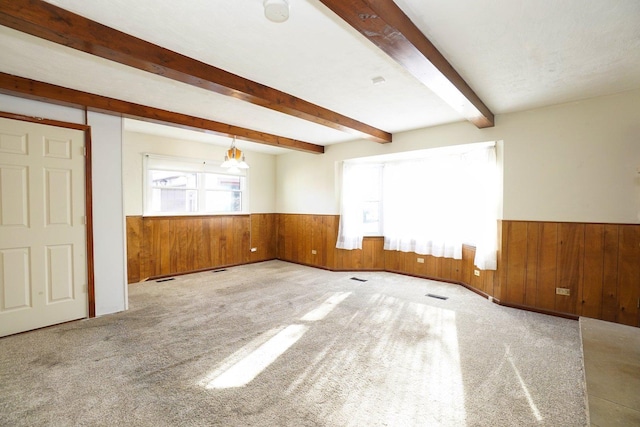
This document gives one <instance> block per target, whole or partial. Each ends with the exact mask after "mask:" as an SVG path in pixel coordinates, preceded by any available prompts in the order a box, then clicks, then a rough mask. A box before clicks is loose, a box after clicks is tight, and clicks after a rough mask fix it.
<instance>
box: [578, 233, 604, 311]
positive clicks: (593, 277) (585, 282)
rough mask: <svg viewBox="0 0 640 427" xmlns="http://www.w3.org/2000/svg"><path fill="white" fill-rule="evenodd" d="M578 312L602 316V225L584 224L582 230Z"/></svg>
mask: <svg viewBox="0 0 640 427" xmlns="http://www.w3.org/2000/svg"><path fill="white" fill-rule="evenodd" d="M583 272H584V273H583V277H582V292H581V294H580V297H579V298H580V299H579V302H580V304H579V306H580V312H579V313H578V314H580V315H581V316H585V317H592V318H594V319H601V318H602V298H603V286H602V285H603V276H604V225H603V224H586V225H585V230H584V267H583Z"/></svg>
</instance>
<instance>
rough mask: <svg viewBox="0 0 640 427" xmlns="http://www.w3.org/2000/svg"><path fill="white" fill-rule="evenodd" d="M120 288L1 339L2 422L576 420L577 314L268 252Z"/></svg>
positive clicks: (579, 401) (580, 407)
mask: <svg viewBox="0 0 640 427" xmlns="http://www.w3.org/2000/svg"><path fill="white" fill-rule="evenodd" d="M354 276H356V277H359V278H363V279H367V280H368V281H366V282H358V281H354V280H351V279H350V278H351V277H354ZM427 293H433V294H437V295H441V296H445V297H448V299H447V300H440V299H434V298H430V297H427V296H426V294H427ZM129 297H130V310H129V311H127V312H124V313H119V314H115V315H111V316H105V317H101V318H97V319H91V320H85V321H79V322H73V323H69V324H64V325H59V326H55V327H51V328H47V329H43V330H39V331H34V332H29V333H25V334H21V335H17V336H12V337H7V338H3V339H0V425H3V426H94V425H95V426H584V425H586V424H587V415H586V408H585V394H584V393H585V388H584V380H583V378H584V377H583V372H582V360H581V351H580V342H579V331H578V323H577V322H575V321H571V320H566V319H561V318H555V317H550V316H545V315H539V314H535V313H530V312H525V311H519V310H515V309H509V308H505V307H500V306H498V305H496V304H493V303H491V302H489V301H487V300H485V299H483V298H480V297H478V296H477V295H475V294H473V293H471V292H469V291H468V290H466V289H464V288H462V287H459V286H456V285H450V284H444V283H439V282H433V281H429V280H422V279H416V278H411V277H405V276H401V275H395V274H391V273H336V272H327V271H323V270H318V269H313V268H309V267H303V266H298V265H294V264H289V263H285V262H281V261H269V262H265V263H260V264H254V265H246V266H241V267H235V268H231V269H228V270H227V271H223V272H219V273H212V272H206V273H198V274H193V275H189V276H182V277H177V278H176V279H175V280H173V281H168V282H163V283H156V282H144V283H138V284H133V285H131V286H130V287H129ZM284 347H288V349H287V350H286V351H285V350H283V349H284ZM279 351H284V352H283V353H282V354H278V352H279ZM253 371H256V372H253ZM243 381H244V383H246V384H245V385H238V384H242V383H243Z"/></svg>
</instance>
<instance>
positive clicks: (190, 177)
mask: <svg viewBox="0 0 640 427" xmlns="http://www.w3.org/2000/svg"><path fill="white" fill-rule="evenodd" d="M151 186H152V187H170V188H197V187H198V174H197V173H191V172H174V171H151Z"/></svg>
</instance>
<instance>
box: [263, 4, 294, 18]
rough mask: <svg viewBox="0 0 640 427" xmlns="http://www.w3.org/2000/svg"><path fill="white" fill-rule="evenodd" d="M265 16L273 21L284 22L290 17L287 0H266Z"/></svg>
mask: <svg viewBox="0 0 640 427" xmlns="http://www.w3.org/2000/svg"><path fill="white" fill-rule="evenodd" d="M263 5H264V16H266V17H267V19H268V20H269V21H272V22H284V21H286V20H287V19H289V3H287V0H264V3H263Z"/></svg>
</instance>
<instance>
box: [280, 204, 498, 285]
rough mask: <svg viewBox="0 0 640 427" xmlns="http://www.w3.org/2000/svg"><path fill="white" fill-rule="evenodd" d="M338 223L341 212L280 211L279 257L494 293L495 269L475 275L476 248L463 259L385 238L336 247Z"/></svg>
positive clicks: (331, 267)
mask: <svg viewBox="0 0 640 427" xmlns="http://www.w3.org/2000/svg"><path fill="white" fill-rule="evenodd" d="M339 222H340V218H339V216H338V215H299V214H279V215H278V253H277V257H278V259H282V260H285V261H291V262H296V263H300V264H305V265H310V266H314V267H320V268H326V269H329V270H354V271H357V270H368V271H390V272H395V273H401V274H409V275H412V276H417V277H426V278H432V279H440V280H445V281H450V282H455V283H464V284H465V285H467V286H469V287H471V288H473V289H475V290H477V291H480V292H481V293H483V294H487V295H490V296H493V295H494V293H495V287H496V285H495V283H494V282H495V280H494V277H495V272H493V271H479V272H478V273H479V275H478V276H476V275H474V267H473V258H474V256H475V248H473V247H470V246H465V247H464V248H463V259H462V260H453V259H449V258H437V257H433V256H428V255H417V254H415V253H405V252H397V251H385V250H384V239H383V238H382V237H365V239H364V241H363V242H362V250H351V251H347V250H342V249H336V248H335V246H336V240H337V237H338V225H339ZM313 251H315V252H316V253H315V254H314V253H313ZM418 258H421V259H422V260H424V263H420V262H418Z"/></svg>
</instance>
